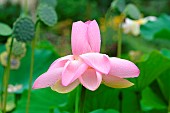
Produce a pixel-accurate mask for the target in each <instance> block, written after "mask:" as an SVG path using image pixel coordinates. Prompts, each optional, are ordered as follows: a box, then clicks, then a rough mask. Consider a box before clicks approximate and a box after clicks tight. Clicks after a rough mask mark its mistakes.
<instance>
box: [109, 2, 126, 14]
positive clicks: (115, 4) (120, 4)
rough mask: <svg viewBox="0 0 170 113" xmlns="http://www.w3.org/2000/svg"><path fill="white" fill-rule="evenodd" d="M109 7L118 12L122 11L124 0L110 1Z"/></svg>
mask: <svg viewBox="0 0 170 113" xmlns="http://www.w3.org/2000/svg"><path fill="white" fill-rule="evenodd" d="M111 9H113V10H114V9H117V10H118V11H119V12H123V10H124V9H125V0H114V1H113V2H112V3H111Z"/></svg>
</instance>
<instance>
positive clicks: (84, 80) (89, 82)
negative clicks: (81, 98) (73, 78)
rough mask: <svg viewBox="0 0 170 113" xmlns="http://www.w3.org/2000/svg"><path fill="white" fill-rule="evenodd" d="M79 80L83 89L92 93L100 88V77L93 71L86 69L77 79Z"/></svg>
mask: <svg viewBox="0 0 170 113" xmlns="http://www.w3.org/2000/svg"><path fill="white" fill-rule="evenodd" d="M79 80H80V82H81V84H82V85H83V86H84V87H86V88H87V89H89V90H91V91H94V90H96V89H97V88H98V87H99V86H100V83H101V81H102V75H101V74H100V73H99V72H96V71H95V70H94V69H88V70H86V71H85V72H84V73H83V75H82V76H80V77H79Z"/></svg>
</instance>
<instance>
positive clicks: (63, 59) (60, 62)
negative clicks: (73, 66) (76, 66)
mask: <svg viewBox="0 0 170 113" xmlns="http://www.w3.org/2000/svg"><path fill="white" fill-rule="evenodd" d="M73 59H74V57H73V55H67V56H64V57H61V58H59V59H57V60H55V61H54V62H53V63H52V64H51V66H50V67H49V69H48V70H50V69H55V68H58V67H64V65H65V63H66V62H67V61H71V60H73Z"/></svg>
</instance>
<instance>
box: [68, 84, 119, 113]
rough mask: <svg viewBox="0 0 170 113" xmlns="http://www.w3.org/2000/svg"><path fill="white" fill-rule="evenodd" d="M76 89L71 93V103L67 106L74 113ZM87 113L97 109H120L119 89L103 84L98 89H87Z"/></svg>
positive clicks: (85, 106)
mask: <svg viewBox="0 0 170 113" xmlns="http://www.w3.org/2000/svg"><path fill="white" fill-rule="evenodd" d="M75 95H76V90H74V91H72V92H71V93H69V103H68V106H67V108H66V110H67V111H69V112H71V113H73V112H74V111H75V109H74V108H75V98H73V97H75ZM84 108H85V109H84V110H85V113H89V112H91V111H94V110H97V109H99V108H100V109H115V110H118V109H119V90H118V89H113V88H109V87H107V86H105V85H101V86H100V87H99V88H98V89H97V90H96V91H89V90H88V89H86V96H85V103H84Z"/></svg>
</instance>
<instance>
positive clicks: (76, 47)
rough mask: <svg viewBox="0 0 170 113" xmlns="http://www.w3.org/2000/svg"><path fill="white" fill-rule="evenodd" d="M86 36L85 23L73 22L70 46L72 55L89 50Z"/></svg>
mask: <svg viewBox="0 0 170 113" xmlns="http://www.w3.org/2000/svg"><path fill="white" fill-rule="evenodd" d="M87 38H88V36H87V24H85V23H83V22H82V21H78V22H74V23H73V25H72V33H71V46H72V53H73V55H80V54H83V53H87V52H91V48H90V45H89V43H88V39H87Z"/></svg>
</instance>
